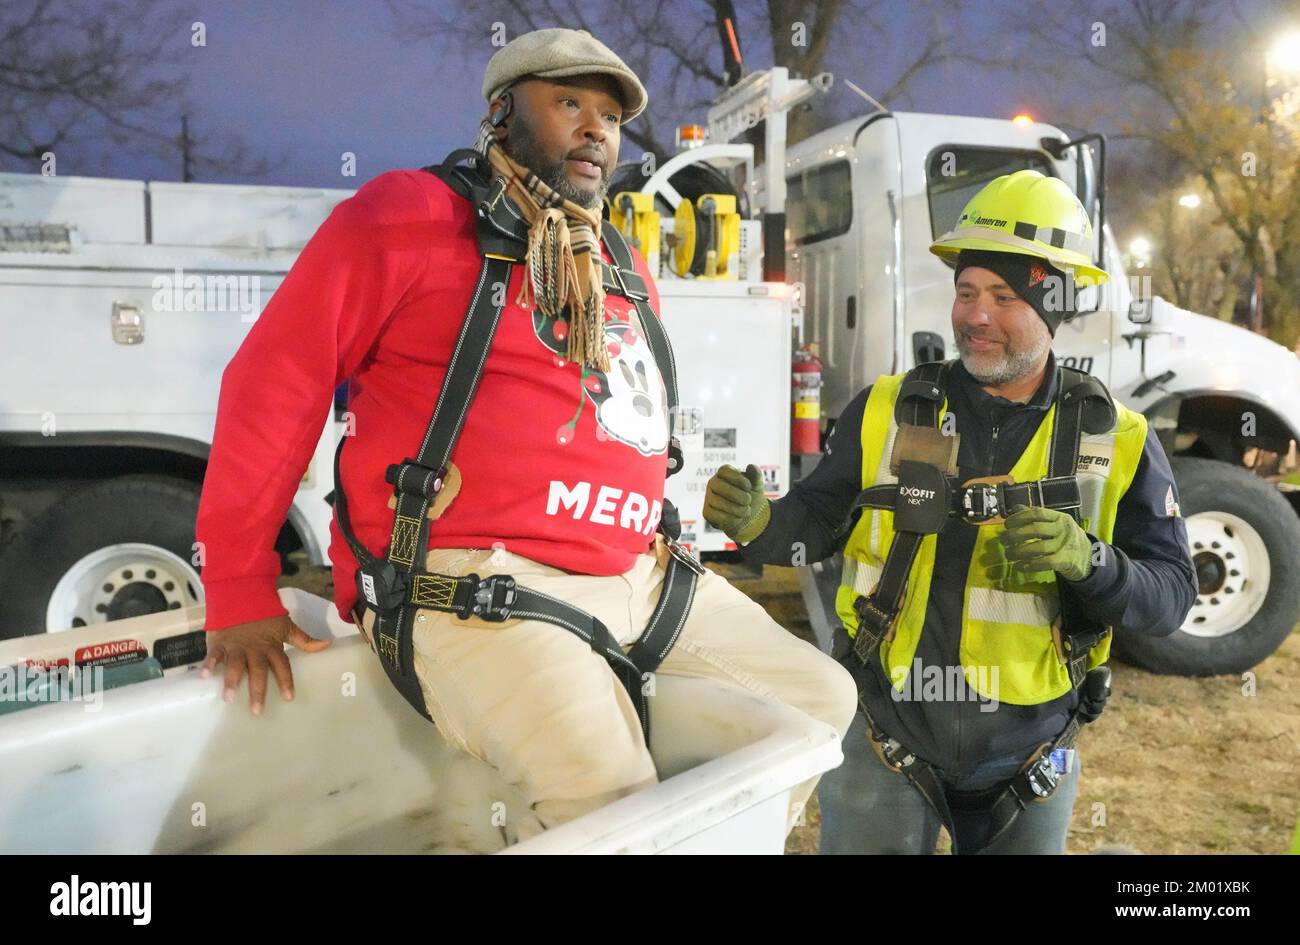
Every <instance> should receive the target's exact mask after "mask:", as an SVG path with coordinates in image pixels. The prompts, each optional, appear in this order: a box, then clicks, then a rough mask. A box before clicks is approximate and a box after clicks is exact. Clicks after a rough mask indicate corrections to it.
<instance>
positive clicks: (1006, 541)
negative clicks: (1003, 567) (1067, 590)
mask: <svg viewBox="0 0 1300 945" xmlns="http://www.w3.org/2000/svg"><path fill="white" fill-rule="evenodd" d="M1011 511H1012V515H1011V516H1009V517H1008V518H1007V520H1006V521H1005V522H1004V523H1003V526H1002V527H1003V531H1002V533H1001V534H1000V535H998V539H999V540H1000V541H1001V542H1002V545H1003V547H1004V549H1005V554H1006V556H1007V561H1008V562H1009V563H1010V564H1011V567H1013V568H1015V569H1016V570H1017V571H1024V572H1033V571H1055V572H1056V573H1057V574H1059V575H1061V577H1063V578H1065V579H1066V580H1067V581H1082V580H1083V579H1084V578H1086V577H1087V576H1088V574H1089V573H1090V572H1091V571H1092V539H1091V538H1089V537H1088V533H1087V532H1085V531H1084V530H1083V529H1082V528H1080V527H1079V523H1078V522H1076V521H1075V520H1074V519H1073V518H1071V517H1070V516H1069V515H1068V514H1066V513H1065V512H1058V511H1057V510H1056V509H1031V508H1028V507H1026V506H1023V505H1017V506H1015V508H1013V509H1012V510H1011Z"/></svg>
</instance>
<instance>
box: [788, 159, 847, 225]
mask: <svg viewBox="0 0 1300 945" xmlns="http://www.w3.org/2000/svg"><path fill="white" fill-rule="evenodd" d="M785 212H786V235H787V239H789V240H790V241H791V242H793V243H794V244H795V245H796V246H803V245H805V244H807V243H816V242H817V241H818V240H827V239H830V238H831V237H833V236H840V235H842V234H844V233H847V232H848V231H849V227H850V226H851V225H852V223H853V191H852V189H851V187H850V185H849V162H848V161H835V162H832V163H830V164H822V165H819V166H817V167H811V168H809V169H808V170H806V171H804V172H803V173H801V174H796V175H795V176H793V177H788V178H786V196H785Z"/></svg>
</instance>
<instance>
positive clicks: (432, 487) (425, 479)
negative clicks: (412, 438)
mask: <svg viewBox="0 0 1300 945" xmlns="http://www.w3.org/2000/svg"><path fill="white" fill-rule="evenodd" d="M446 479H447V467H446V466H444V467H442V468H441V469H434V468H433V467H432V466H425V465H424V464H423V463H418V462H416V461H415V460H413V459H411V458H410V457H409V456H408V457H407V458H406V459H404V460H402V461H401V462H400V463H393V464H392V465H390V466H389V467H388V470H387V471H386V472H385V473H384V481H385V482H387V483H388V484H389V485H390V486H392V487H393V494H394V495H413V496H421V497H423V498H425V499H430V500H432V499H433V498H434V497H436V496H437V495H438V493H439V492H441V491H442V486H443V483H444V482H446Z"/></svg>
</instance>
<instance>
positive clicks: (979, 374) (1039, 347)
mask: <svg viewBox="0 0 1300 945" xmlns="http://www.w3.org/2000/svg"><path fill="white" fill-rule="evenodd" d="M1051 346H1052V336H1051V335H1050V334H1049V333H1047V332H1044V333H1043V334H1042V336H1041V337H1040V338H1039V340H1038V343H1037V344H1035V345H1034V346H1033V347H1030V348H1022V349H1021V350H1019V351H1008V352H1007V353H1006V354H1004V355H1003V356H1002V358H1001V359H1000V360H998V361H996V362H994V363H992V364H989V363H987V362H985V363H984V364H980V365H978V366H977V363H976V359H975V357H974V356H972V355H969V354H967V353H966V352H965V351H962V350H961V344H960V342H959V343H958V345H957V350H958V351H959V352H960V353H961V363H962V367H964V368H965V369H966V373H967V374H969V375H970V376H971V377H973V378H975V380H977V381H979V382H980V383H981V384H986V385H988V386H990V387H997V386H999V385H1002V384H1010V383H1012V382H1014V381H1018V380H1020V379H1021V378H1023V377H1027V376H1028V375H1030V374H1032V373H1033V372H1034V371H1035V370H1037V368H1038V362H1039V361H1041V360H1042V357H1043V355H1044V354H1046V353H1047V349H1048V348H1050V347H1051Z"/></svg>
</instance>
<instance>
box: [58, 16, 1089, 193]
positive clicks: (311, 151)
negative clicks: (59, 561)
mask: <svg viewBox="0 0 1300 945" xmlns="http://www.w3.org/2000/svg"><path fill="white" fill-rule="evenodd" d="M431 5H433V4H431ZM482 6H483V8H484V13H483V14H482V15H481V18H482V20H483V22H484V23H485V24H486V23H489V22H490V21H491V19H492V18H493V17H492V12H491V11H492V7H493V4H491V3H485V4H483V5H482ZM893 6H896V7H897V11H898V12H897V13H895V14H891V15H890V16H891V30H893V29H896V31H897V34H898V35H899V36H900V37H905V36H909V35H910V36H917V35H918V33H917V29H918V27H919V26H921V25H922V24H917V23H914V22H910V20H911V19H912V18H913V17H914V14H913V13H912V12H910V11H911V10H912V9H914V8H913V6H912V5H911V4H907V3H897V4H894V5H893ZM989 6H991V5H989V4H981V3H973V4H970V5H969V8H968V12H965V13H964V14H963V17H962V21H961V22H959V23H955V24H951V26H950V28H951V29H952V30H953V31H954V36H953V39H954V41H955V42H957V43H958V44H959V45H961V46H963V47H965V48H967V49H969V48H972V47H978V48H982V49H984V50H987V51H988V52H989V55H990V57H991V58H993V59H996V51H997V48H998V46H999V40H998V38H997V36H996V35H995V34H994V31H993V30H992V28H991V26H990V23H991V20H990V19H989V18H988V17H987V16H981V13H980V8H981V7H984V8H986V9H987V8H989ZM184 9H187V10H193V11H195V12H196V14H197V18H198V19H201V20H202V21H203V22H204V23H205V24H206V26H207V47H206V48H204V49H188V48H186V49H184V53H183V56H184V63H185V64H186V65H187V66H189V69H188V71H189V75H190V88H189V99H190V102H191V103H192V107H193V112H194V116H195V117H194V123H195V128H194V130H195V131H196V132H197V133H203V132H205V131H206V132H212V131H220V132H231V133H235V134H238V135H240V136H241V137H242V139H243V140H244V142H245V144H246V145H247V146H248V147H249V149H250V152H251V153H252V154H254V155H260V156H266V157H268V158H273V159H274V158H280V157H283V158H284V161H285V163H284V165H283V167H281V168H279V169H277V170H275V171H273V172H272V173H270V174H268V175H267V176H265V177H263V178H260V179H259V180H260V182H263V183H278V184H294V185H318V186H333V187H339V186H344V187H351V186H358V185H359V183H360V182H364V181H365V180H367V179H369V178H371V177H373V176H375V175H376V174H378V173H381V172H382V171H384V170H387V169H389V168H393V167H402V166H419V165H422V164H427V163H431V162H433V161H435V160H438V159H440V158H441V157H443V156H444V155H445V154H447V153H448V152H449V151H451V150H452V149H454V148H457V147H465V146H468V144H469V143H470V140H471V139H472V137H473V135H474V132H475V130H476V128H477V125H478V121H479V119H480V117H481V116H482V113H483V108H484V106H483V102H482V99H481V96H480V88H479V85H480V82H481V78H482V74H483V69H484V67H485V65H486V63H487V60H488V59H489V58H490V56H491V54H492V52H494V51H495V50H494V49H493V47H491V46H490V45H489V44H488V42H487V38H486V33H487V29H486V26H485V30H484V34H485V39H484V42H483V43H482V45H481V47H480V48H465V49H464V53H463V56H462V57H459V58H457V57H454V56H453V57H439V56H437V55H436V54H435V53H434V51H433V50H431V49H430V48H429V46H428V45H427V44H425V43H421V42H413V41H409V40H407V41H403V40H402V38H401V37H399V36H398V35H396V24H395V21H394V18H393V16H392V14H391V13H390V11H389V9H388V7H387V6H386V4H384V3H383V2H380V0H367V2H342V0H276V2H266V0H262V2H249V0H236V2H210V0H203V2H198V3H189V4H186V5H185V7H184ZM742 16H743V13H742ZM893 24H897V25H896V27H895V26H893ZM557 25H559V24H557ZM761 25H762V24H753V27H752V28H751V30H750V34H749V35H748V37H747V36H746V34H745V27H746V24H745V22H743V21H742V23H741V39H742V43H744V44H745V45H746V56H747V65H749V66H750V67H754V68H759V67H762V66H765V65H770V49H769V48H768V47H769V43H768V41H767V40H766V38H765V37H764V36H762V35H761V34H760V33H759V32H758V28H759V27H760V26H761ZM700 29H701V30H702V31H708V32H710V33H712V30H713V27H712V24H711V23H708V22H703V21H702V22H701V24H700ZM188 39H189V37H188V35H187V34H184V35H181V36H179V37H178V42H179V43H181V44H182V45H183V46H184V47H188ZM846 45H848V47H849V49H850V50H852V49H853V46H852V43H849V44H846ZM908 54H910V50H909V48H908V45H907V43H906V42H902V43H900V44H897V45H894V46H893V47H892V53H891V52H890V51H888V50H872V49H869V48H866V47H865V46H864V47H863V48H861V49H858V50H856V51H850V52H846V53H837V54H836V55H834V56H832V58H831V59H830V61H828V62H827V64H826V65H827V68H828V70H829V71H831V72H833V73H834V74H835V75H836V77H837V78H841V77H843V78H849V79H852V80H853V81H854V82H856V83H857V84H859V85H861V86H863V87H865V88H866V89H867V90H868V91H870V92H873V93H876V94H881V92H882V90H881V85H882V84H884V83H885V82H887V81H890V80H891V79H892V77H893V74H895V73H896V71H897V69H896V66H895V62H896V61H899V57H901V56H905V55H908ZM713 55H714V61H713V63H712V65H713V66H715V67H718V68H720V60H721V55H720V52H718V51H717V50H714V51H713ZM891 56H892V57H893V58H894V62H891ZM891 70H892V71H891ZM654 79H655V77H654V76H651V77H649V81H648V82H647V84H648V85H650V86H651V93H652V95H651V102H650V108H651V109H652V110H653V109H654V108H655V104H656V103H655V99H654V95H653V92H654ZM910 91H911V95H910V98H911V101H903V102H898V103H887V104H890V105H893V106H894V107H910V108H916V109H919V110H924V111H941V112H952V113H960V114H972V115H988V116H997V117H1011V116H1013V115H1014V114H1015V113H1016V112H1017V111H1019V110H1022V109H1030V110H1032V111H1033V112H1034V113H1035V114H1036V115H1039V116H1040V117H1042V118H1044V119H1045V120H1051V112H1052V111H1053V109H1054V107H1056V106H1057V104H1058V100H1059V99H1060V98H1061V96H1062V95H1063V94H1064V92H1065V90H1061V89H1050V88H1044V87H1043V83H1042V82H1041V81H1037V80H1036V79H1035V77H1033V76H1020V77H1011V78H1008V76H1006V75H997V74H993V73H992V72H991V71H988V70H978V69H971V68H968V67H959V66H954V65H940V66H938V67H934V68H931V69H930V70H929V71H928V72H926V73H924V74H922V75H920V76H919V77H918V78H917V79H916V80H915V81H914V82H913V84H912V85H911V87H910ZM827 104H829V105H832V106H834V107H837V108H844V109H855V110H856V111H858V112H865V111H867V110H868V107H867V105H866V103H865V102H863V101H862V100H861V99H859V98H858V97H857V96H855V95H854V94H853V93H852V92H851V91H849V89H848V88H847V86H845V85H843V84H842V83H840V84H838V85H837V86H836V87H835V88H833V89H832V91H831V92H830V93H829V96H828V103H827ZM844 114H845V115H848V114H852V112H848V111H846V112H845V113H844ZM681 118H682V120H683V121H685V120H688V119H692V118H693V119H694V120H697V121H701V122H702V121H703V120H704V115H703V114H702V113H701V114H698V115H683V116H681ZM344 151H353V152H355V153H356V154H357V157H358V167H357V177H356V179H354V180H344V179H342V178H340V173H339V166H340V158H339V155H340V154H341V153H342V152H344ZM69 156H70V157H71V158H72V160H71V161H67V160H65V161H63V163H62V166H61V168H60V171H61V172H62V173H91V174H96V175H103V176H120V177H139V178H150V179H176V178H177V177H178V176H179V164H178V162H177V163H175V164H171V163H164V162H162V161H158V160H152V159H150V158H149V157H148V156H147V155H142V154H138V153H132V152H130V151H129V150H124V151H120V152H118V153H116V154H114V155H113V156H112V157H111V158H110V159H109V163H108V164H107V165H106V166H104V167H102V168H93V167H78V166H75V165H77V163H78V162H77V157H78V156H77V155H76V153H75V151H74V153H73V154H71V155H69ZM70 164H71V165H74V166H72V167H70V166H69V165H70ZM208 179H213V178H208ZM222 179H228V178H222Z"/></svg>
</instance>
